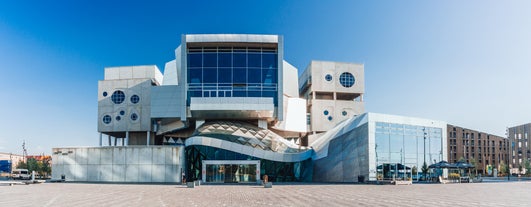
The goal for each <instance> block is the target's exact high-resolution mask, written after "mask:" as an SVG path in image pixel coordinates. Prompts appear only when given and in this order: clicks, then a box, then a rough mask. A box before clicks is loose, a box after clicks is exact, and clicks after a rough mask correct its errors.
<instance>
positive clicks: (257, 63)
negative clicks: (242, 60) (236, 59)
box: [247, 53, 262, 68]
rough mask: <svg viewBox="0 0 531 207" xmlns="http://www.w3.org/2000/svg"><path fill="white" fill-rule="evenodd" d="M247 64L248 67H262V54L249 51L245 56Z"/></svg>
mask: <svg viewBox="0 0 531 207" xmlns="http://www.w3.org/2000/svg"><path fill="white" fill-rule="evenodd" d="M247 66H249V67H250V68H260V67H262V55H260V53H249V55H248V56H247Z"/></svg>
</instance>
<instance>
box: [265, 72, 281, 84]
mask: <svg viewBox="0 0 531 207" xmlns="http://www.w3.org/2000/svg"><path fill="white" fill-rule="evenodd" d="M276 77H277V70H272V69H263V70H262V83H263V84H267V85H270V84H272V83H276Z"/></svg>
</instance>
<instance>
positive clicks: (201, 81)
mask: <svg viewBox="0 0 531 207" xmlns="http://www.w3.org/2000/svg"><path fill="white" fill-rule="evenodd" d="M187 58H188V62H187V70H188V71H187V72H188V77H187V84H188V99H187V105H188V106H190V97H271V98H273V99H274V104H275V106H277V91H278V90H277V85H278V54H277V50H276V48H263V47H191V48H188V55H187Z"/></svg>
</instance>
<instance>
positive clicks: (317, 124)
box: [299, 61, 365, 133]
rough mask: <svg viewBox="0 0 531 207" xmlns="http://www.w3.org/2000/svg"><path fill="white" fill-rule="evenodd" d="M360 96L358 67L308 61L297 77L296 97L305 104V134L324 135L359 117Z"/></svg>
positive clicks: (362, 107)
mask: <svg viewBox="0 0 531 207" xmlns="http://www.w3.org/2000/svg"><path fill="white" fill-rule="evenodd" d="M349 81H350V82H349ZM364 92H365V80H364V66H363V65H362V64H355V63H341V62H327V61H311V63H310V65H308V67H307V68H306V70H305V71H304V72H303V73H302V74H301V76H300V77H299V93H300V96H301V97H303V98H305V99H306V100H307V111H308V114H309V118H308V119H309V122H310V123H309V127H308V128H309V130H308V131H310V132H313V133H321V132H325V131H328V130H330V129H332V128H333V127H335V126H336V125H337V124H338V123H340V122H342V121H343V120H346V119H348V118H351V117H353V116H356V115H359V114H361V113H363V112H364V111H365V105H364V103H363V94H364Z"/></svg>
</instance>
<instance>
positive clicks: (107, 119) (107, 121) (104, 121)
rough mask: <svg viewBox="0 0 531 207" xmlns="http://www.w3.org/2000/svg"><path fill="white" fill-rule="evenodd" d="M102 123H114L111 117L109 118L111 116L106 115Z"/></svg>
mask: <svg viewBox="0 0 531 207" xmlns="http://www.w3.org/2000/svg"><path fill="white" fill-rule="evenodd" d="M102 121H103V123H105V124H110V123H111V121H112V118H111V116H109V115H105V116H103V119H102Z"/></svg>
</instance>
